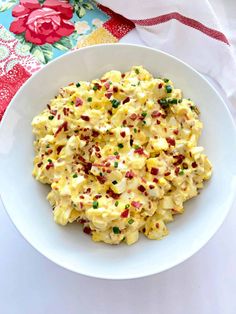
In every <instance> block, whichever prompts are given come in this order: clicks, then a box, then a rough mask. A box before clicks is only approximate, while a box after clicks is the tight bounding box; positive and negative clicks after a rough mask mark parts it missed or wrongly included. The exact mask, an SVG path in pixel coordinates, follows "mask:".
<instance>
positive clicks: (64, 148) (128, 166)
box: [32, 66, 212, 245]
mask: <svg viewBox="0 0 236 314" xmlns="http://www.w3.org/2000/svg"><path fill="white" fill-rule="evenodd" d="M32 127H33V133H34V135H35V142H34V148H35V158H34V169H33V176H34V177H35V178H36V180H38V181H40V182H42V183H44V184H49V185H50V186H51V191H50V193H49V194H48V197H47V198H48V200H49V202H50V204H51V205H52V208H53V215H54V220H55V222H57V223H58V224H61V225H66V224H67V223H72V222H74V221H76V222H78V223H80V224H82V226H83V231H84V232H85V233H87V234H90V235H91V237H92V239H93V240H94V241H102V242H105V243H110V244H119V243H121V242H124V243H127V244H129V245H130V244H133V243H135V242H136V241H137V240H138V238H139V234H140V233H143V234H144V235H145V236H146V237H147V238H149V239H161V238H162V237H164V236H166V235H167V234H168V229H167V226H166V224H167V223H169V222H171V221H173V218H174V216H175V215H176V214H180V213H183V211H184V207H183V206H184V202H185V201H187V200H188V199H190V198H192V197H194V196H196V195H197V194H198V193H199V192H198V191H199V189H200V188H202V187H203V181H204V180H207V179H209V178H210V176H211V173H212V166H211V163H210V162H209V160H208V158H207V156H206V155H205V154H204V153H203V147H201V146H198V138H199V136H200V134H201V130H202V123H201V121H200V120H199V110H198V108H197V107H196V106H195V104H194V103H193V101H191V100H190V99H185V98H183V96H182V92H181V90H180V89H177V88H175V87H174V85H173V82H172V81H171V80H169V79H166V78H154V77H153V76H152V75H151V74H150V73H149V72H148V71H147V70H145V69H144V68H143V67H142V66H133V67H132V69H131V70H130V71H128V72H126V73H121V72H119V71H115V70H113V71H110V72H107V73H106V74H104V75H103V76H102V78H101V79H95V80H92V81H91V82H85V81H79V82H75V83H71V84H69V85H68V86H66V87H63V88H62V89H61V90H60V92H59V94H58V95H57V96H56V97H55V98H54V99H52V100H51V101H50V103H49V104H48V105H47V108H45V109H44V110H43V111H42V112H41V113H40V114H39V115H37V116H36V117H35V118H34V119H33V121H32Z"/></svg>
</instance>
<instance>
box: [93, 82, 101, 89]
mask: <svg viewBox="0 0 236 314" xmlns="http://www.w3.org/2000/svg"><path fill="white" fill-rule="evenodd" d="M94 86H96V87H97V89H98V90H100V89H101V88H102V86H101V85H100V84H98V83H94Z"/></svg>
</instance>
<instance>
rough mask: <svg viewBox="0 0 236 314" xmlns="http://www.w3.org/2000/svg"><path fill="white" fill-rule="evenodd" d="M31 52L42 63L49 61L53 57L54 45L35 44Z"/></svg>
mask: <svg viewBox="0 0 236 314" xmlns="http://www.w3.org/2000/svg"><path fill="white" fill-rule="evenodd" d="M30 52H31V53H32V54H33V55H34V56H35V58H37V59H38V60H39V61H40V62H41V63H44V64H46V63H48V61H50V60H51V59H52V57H53V52H52V46H51V45H49V44H45V45H43V46H35V45H34V46H33V48H32V49H31V50H30Z"/></svg>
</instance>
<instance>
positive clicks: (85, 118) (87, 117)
mask: <svg viewBox="0 0 236 314" xmlns="http://www.w3.org/2000/svg"><path fill="white" fill-rule="evenodd" d="M80 118H81V119H82V120H84V121H89V120H90V118H89V116H85V115H82V116H80Z"/></svg>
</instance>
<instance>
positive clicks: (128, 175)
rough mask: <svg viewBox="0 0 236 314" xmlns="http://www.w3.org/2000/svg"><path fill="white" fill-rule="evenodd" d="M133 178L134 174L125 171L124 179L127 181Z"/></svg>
mask: <svg viewBox="0 0 236 314" xmlns="http://www.w3.org/2000/svg"><path fill="white" fill-rule="evenodd" d="M134 176H135V174H134V173H133V171H132V170H130V171H127V172H126V174H125V177H126V178H127V179H133V177H134Z"/></svg>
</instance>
